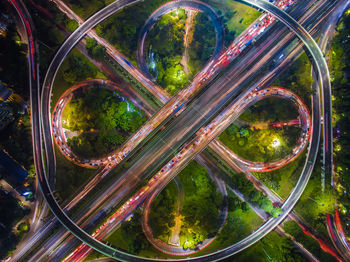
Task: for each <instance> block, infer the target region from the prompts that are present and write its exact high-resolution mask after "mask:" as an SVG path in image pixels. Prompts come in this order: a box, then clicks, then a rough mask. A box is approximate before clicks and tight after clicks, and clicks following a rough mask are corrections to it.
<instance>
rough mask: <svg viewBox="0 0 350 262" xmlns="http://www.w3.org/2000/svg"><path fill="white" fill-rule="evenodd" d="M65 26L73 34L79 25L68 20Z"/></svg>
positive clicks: (72, 20)
mask: <svg viewBox="0 0 350 262" xmlns="http://www.w3.org/2000/svg"><path fill="white" fill-rule="evenodd" d="M65 26H66V28H67V30H68V31H69V32H73V31H74V30H75V29H77V28H78V26H79V24H78V22H77V21H75V20H74V19H67V20H66V21H65Z"/></svg>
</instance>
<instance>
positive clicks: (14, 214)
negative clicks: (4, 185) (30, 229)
mask: <svg viewBox="0 0 350 262" xmlns="http://www.w3.org/2000/svg"><path fill="white" fill-rule="evenodd" d="M28 213H29V209H26V208H23V207H21V206H20V205H19V203H18V200H17V199H15V198H13V197H12V196H11V195H10V194H9V193H8V192H5V191H3V190H2V189H1V188H0V259H1V258H4V257H6V256H7V255H8V252H10V251H12V250H14V249H15V248H16V245H17V243H18V241H19V240H20V237H19V236H18V235H17V234H15V233H14V232H13V229H12V228H13V226H14V225H15V224H16V223H17V222H18V221H20V220H21V219H22V218H23V217H24V216H25V215H27V214H28ZM19 229H21V228H19Z"/></svg>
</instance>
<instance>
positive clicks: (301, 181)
mask: <svg viewBox="0 0 350 262" xmlns="http://www.w3.org/2000/svg"><path fill="white" fill-rule="evenodd" d="M265 4H267V3H265ZM267 7H269V6H268V4H267ZM265 8H266V6H265ZM270 8H272V5H271V6H270ZM282 14H283V13H282ZM284 15H285V14H284ZM281 17H282V18H283V16H281ZM287 18H288V17H287ZM289 23H295V22H294V20H292V19H291V21H289ZM294 30H296V31H297V30H301V32H302V33H303V34H304V35H305V36H307V37H308V40H309V43H308V44H311V45H315V43H314V42H313V40H312V39H311V37H309V36H308V34H307V33H306V32H305V31H303V30H302V29H301V28H298V25H295V28H294ZM310 51H311V52H313V51H315V52H318V51H319V49H318V48H317V46H316V47H315V49H312V48H311V49H310ZM318 53H321V52H318ZM318 55H319V54H318ZM314 58H315V59H320V57H319V56H316V55H314ZM322 59H323V57H322V56H321V60H322ZM321 62H324V61H321ZM318 69H319V70H320V69H322V67H319V68H318ZM315 109H317V107H316V108H315ZM186 111H187V110H185V111H184V112H186ZM313 112H314V111H313ZM317 118H318V122H319V114H316V116H315V118H314V121H317V120H316V119H317ZM313 129H316V130H317V129H319V125H313ZM318 131H319V130H318ZM315 134H316V135H317V132H314V133H313V136H314V135H315ZM318 135H320V132H318ZM314 141H315V140H313V141H312V142H311V147H313V146H316V148H317V147H318V140H316V142H314ZM316 152H317V150H316ZM311 154H313V155H314V156H315V150H311ZM314 158H315V157H314ZM313 162H314V161H308V162H307V165H306V168H305V169H304V172H303V175H304V176H306V178H308V177H309V175H310V173H311V171H310V169H311V170H312V167H313ZM305 170H306V172H305ZM302 177H303V176H302ZM306 182H307V181H306ZM300 183H301V184H304V185H305V179H304V181H303V180H299V184H300ZM301 188H302V187H301ZM298 189H299V190H298ZM302 189H303V188H302ZM294 191H296V192H298V191H299V192H300V193H299V192H298V194H297V195H299V196H300V194H301V192H302V190H300V187H299V188H297V189H295V190H294ZM294 197H295V196H294ZM290 199H292V198H289V199H288V200H287V201H286V202H287V203H288V201H289V200H290ZM292 200H293V199H292ZM285 205H286V204H285ZM281 217H282V216H281ZM278 219H280V218H277V219H276V220H278ZM266 224H269V222H267V223H266ZM266 224H265V225H266ZM262 228H263V227H261V228H260V229H259V230H261V229H262Z"/></svg>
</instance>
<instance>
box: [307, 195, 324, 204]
mask: <svg viewBox="0 0 350 262" xmlns="http://www.w3.org/2000/svg"><path fill="white" fill-rule="evenodd" d="M307 198H308V199H311V200H312V201H314V202H315V203H316V204H318V205H321V206H324V204H323V203H320V202H318V201H317V200H315V199H313V198H311V197H309V196H308V197H307Z"/></svg>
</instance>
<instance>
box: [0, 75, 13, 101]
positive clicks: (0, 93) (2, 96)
mask: <svg viewBox="0 0 350 262" xmlns="http://www.w3.org/2000/svg"><path fill="white" fill-rule="evenodd" d="M12 94H13V92H12V90H11V89H9V88H7V85H6V84H5V83H4V82H2V81H1V80H0V101H7V100H8V99H9V98H10V96H11V95H12Z"/></svg>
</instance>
